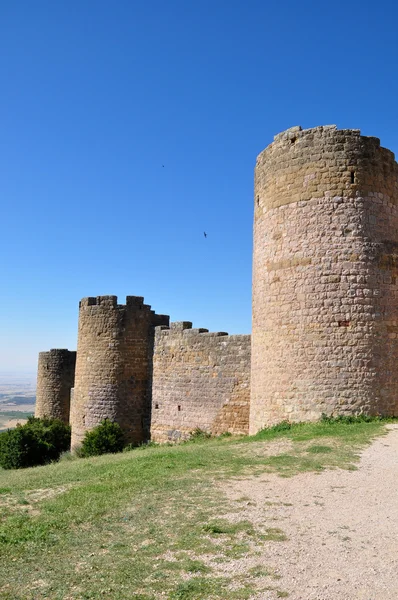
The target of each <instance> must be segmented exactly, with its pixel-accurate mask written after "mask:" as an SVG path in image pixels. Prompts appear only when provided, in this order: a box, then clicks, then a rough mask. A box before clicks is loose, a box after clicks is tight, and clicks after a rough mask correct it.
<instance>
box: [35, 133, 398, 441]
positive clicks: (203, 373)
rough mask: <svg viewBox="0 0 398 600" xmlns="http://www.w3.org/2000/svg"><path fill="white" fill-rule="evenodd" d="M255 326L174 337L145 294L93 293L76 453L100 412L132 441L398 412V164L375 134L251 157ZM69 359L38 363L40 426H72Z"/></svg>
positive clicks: (57, 353) (318, 138) (275, 147)
mask: <svg viewBox="0 0 398 600" xmlns="http://www.w3.org/2000/svg"><path fill="white" fill-rule="evenodd" d="M252 324H253V327H252V335H251V338H250V336H249V335H232V336H228V335H227V334H223V333H209V332H208V331H207V330H206V329H192V324H191V323H189V322H179V323H173V324H172V325H171V327H170V328H169V327H168V325H169V318H168V317H167V316H164V315H156V314H155V313H154V312H153V311H152V310H151V309H150V307H149V306H147V305H145V304H144V303H143V298H141V297H138V296H128V297H127V300H126V304H125V305H119V304H118V303H117V298H116V296H98V297H97V298H84V299H83V300H82V301H81V303H80V312H79V333H78V349H77V359H76V375H75V389H74V396H73V400H72V402H71V411H70V421H71V424H72V445H73V447H76V446H78V445H79V444H80V443H81V441H82V439H83V437H84V434H85V432H86V431H87V430H90V429H91V428H93V427H94V426H95V425H97V424H98V423H99V422H100V421H101V420H102V419H104V418H106V417H107V418H109V419H111V420H112V421H117V422H118V423H119V424H120V425H121V426H122V428H123V430H124V432H125V436H126V441H128V442H134V443H137V444H138V443H141V442H143V441H145V440H147V439H149V438H152V439H154V440H157V441H166V440H169V439H173V440H174V439H181V438H184V437H186V436H188V435H189V434H190V432H192V431H193V430H194V429H196V428H200V429H204V430H206V431H209V432H211V433H213V434H219V433H223V432H227V431H229V432H231V433H247V432H248V431H250V433H255V432H257V431H258V430H259V429H261V428H262V427H264V426H269V425H272V424H275V423H278V422H280V421H283V420H288V421H308V420H315V419H318V418H319V417H320V416H321V415H322V413H326V414H328V415H341V414H342V415H352V414H361V413H365V414H369V415H376V414H377V415H385V416H398V369H397V365H398V165H397V163H396V162H395V157H394V154H393V153H392V152H390V151H389V150H387V149H385V148H382V147H381V146H380V141H379V140H378V139H377V138H374V137H366V136H361V134H360V131H359V130H357V129H345V130H338V129H337V128H336V126H335V125H330V126H325V127H316V128H314V129H307V130H302V129H301V127H293V128H291V129H288V130H287V131H285V132H283V133H280V134H279V135H277V136H275V138H274V141H273V143H272V144H270V145H269V146H268V147H267V148H266V149H265V150H264V151H263V152H262V153H261V154H260V155H259V156H258V158H257V163H256V168H255V193H254V252H253V319H252ZM250 343H251V348H250ZM65 353H68V351H67V350H51V351H50V352H49V353H41V354H40V358H39V376H38V396H37V408H36V414H37V415H38V416H40V415H43V414H48V416H61V418H63V419H64V420H66V419H67V415H68V410H69V408H68V407H69V405H68V402H69V396H70V388H71V387H72V385H73V382H72V379H73V376H72V371H73V369H72V362H73V361H72V354H73V353H69V354H70V356H69V354H65ZM69 360H70V361H72V362H70V363H69V362H68V361H69ZM68 365H69V366H68ZM249 380H250V382H249ZM250 386H251V387H250Z"/></svg>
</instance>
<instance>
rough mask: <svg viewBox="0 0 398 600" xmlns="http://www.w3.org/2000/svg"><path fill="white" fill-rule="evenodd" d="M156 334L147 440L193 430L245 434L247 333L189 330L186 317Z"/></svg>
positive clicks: (184, 434)
mask: <svg viewBox="0 0 398 600" xmlns="http://www.w3.org/2000/svg"><path fill="white" fill-rule="evenodd" d="M155 332H156V333H155V346H154V357H153V382H152V416H151V439H153V440H155V441H167V440H178V439H184V438H186V437H188V436H189V434H190V433H191V432H192V431H193V430H194V429H196V428H200V429H203V430H205V431H208V432H211V433H213V434H220V433H225V432H230V433H236V434H244V433H247V432H248V428H249V402H250V335H228V334H227V333H225V332H223V331H219V332H209V331H208V329H203V328H197V329H194V328H192V323H191V322H189V321H179V322H176V323H171V324H170V327H169V328H166V327H157V328H156V330H155Z"/></svg>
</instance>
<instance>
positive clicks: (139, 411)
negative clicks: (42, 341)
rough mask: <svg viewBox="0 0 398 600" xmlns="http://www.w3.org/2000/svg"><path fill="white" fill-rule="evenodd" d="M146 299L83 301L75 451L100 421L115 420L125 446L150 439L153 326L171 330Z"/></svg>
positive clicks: (73, 417) (73, 411)
mask: <svg viewBox="0 0 398 600" xmlns="http://www.w3.org/2000/svg"><path fill="white" fill-rule="evenodd" d="M168 324H169V317H167V316H165V315H156V314H155V313H154V312H153V311H152V310H151V307H150V306H148V305H146V304H144V303H143V298H141V297H137V296H127V299H126V304H125V305H119V304H117V297H116V296H98V297H97V298H83V300H82V301H81V302H80V310H79V331H78V345H77V361H76V377H75V389H74V394H73V400H72V405H71V425H72V448H76V447H77V446H79V445H80V443H81V442H82V440H83V437H84V434H85V432H86V431H87V430H89V429H92V428H93V427H95V426H96V425H98V424H99V423H100V422H101V420H102V419H105V418H109V419H110V420H111V421H116V422H117V423H119V425H120V426H121V427H122V429H123V430H124V434H125V440H126V442H133V443H136V444H138V443H141V442H143V441H144V440H145V439H146V438H147V437H148V435H149V432H148V428H149V421H150V402H151V399H150V382H151V377H152V354H153V337H154V327H155V326H157V325H168Z"/></svg>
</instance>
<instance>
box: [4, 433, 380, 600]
mask: <svg viewBox="0 0 398 600" xmlns="http://www.w3.org/2000/svg"><path fill="white" fill-rule="evenodd" d="M383 432H384V424H383V422H381V421H371V422H369V423H368V422H361V421H357V422H353V423H345V422H321V423H316V424H306V425H295V426H292V427H287V426H286V427H284V426H282V427H281V428H280V429H279V430H277V431H276V430H275V429H270V430H267V431H263V432H260V433H259V434H258V435H256V436H253V437H243V438H234V437H223V438H221V439H210V440H206V439H203V440H201V439H196V440H195V443H187V444H180V445H177V446H172V447H171V446H157V447H156V446H155V447H149V448H145V447H143V448H138V449H136V450H134V451H132V452H128V453H121V454H116V455H106V456H101V457H95V458H88V459H81V460H65V461H61V462H59V463H56V464H51V465H47V466H44V467H36V468H34V469H24V470H19V471H0V510H1V520H0V555H1V561H0V598H2V599H9V600H11V599H12V600H22V599H23V600H33V599H34V600H41V599H43V598H49V599H51V600H66V599H68V600H88V599H94V598H102V597H104V598H107V599H110V600H127V599H128V600H131V599H132V598H133V599H134V598H135V600H158V599H160V598H162V599H165V600H191V599H192V600H200V599H201V598H203V599H209V600H211V599H213V598H214V599H220V600H222V599H229V598H231V599H232V600H234V599H235V600H245V599H246V598H249V597H250V596H253V595H255V594H256V593H259V592H260V591H261V586H260V587H258V586H259V585H260V583H261V577H255V576H254V575H253V573H252V574H251V573H250V572H249V571H248V573H247V574H246V576H244V577H243V578H242V574H241V573H240V575H239V577H238V576H237V575H235V574H234V570H233V569H231V575H230V576H228V577H226V576H225V575H223V574H220V572H219V571H218V570H217V565H218V564H222V563H224V564H225V563H228V562H229V561H234V560H235V559H236V558H239V557H243V556H246V555H249V556H250V555H255V553H256V552H258V551H259V550H261V548H262V547H263V546H265V545H267V544H275V543H293V541H292V540H286V536H285V534H284V532H283V531H282V530H280V529H276V528H274V529H270V528H269V527H267V524H266V523H264V527H263V528H260V527H257V526H256V527H255V526H254V525H253V524H252V523H250V522H249V521H247V520H236V521H235V520H234V521H233V522H232V521H231V520H230V519H229V518H227V515H230V514H231V513H232V512H233V511H234V510H235V511H239V510H243V509H244V505H243V504H242V503H239V502H237V503H235V504H234V506H233V507H231V503H230V502H228V501H227V498H226V497H225V496H224V495H223V494H222V492H221V491H220V488H219V486H218V485H217V484H218V483H219V482H220V481H222V480H233V478H237V477H239V478H245V477H247V476H249V475H258V474H261V473H265V472H276V473H279V474H280V475H281V476H285V477H290V476H294V475H295V474H297V473H300V472H303V471H314V472H320V471H322V470H323V469H327V468H336V467H339V468H344V469H353V468H355V464H356V461H357V459H358V453H359V450H360V449H361V448H363V447H364V446H365V445H367V444H369V443H370V442H371V440H372V439H373V438H374V437H375V436H376V435H381V434H382V433H383ZM275 439H286V440H288V441H289V443H290V444H291V449H290V450H289V451H288V452H285V453H283V454H281V455H276V456H261V455H259V454H258V452H257V451H256V452H254V451H253V450H254V449H256V448H258V447H259V446H260V447H263V445H265V446H266V445H267V444H268V442H270V441H272V440H275ZM314 447H318V450H316V451H315V450H311V448H314ZM326 447H327V448H328V450H327V451H325V448H326ZM319 448H323V451H320V450H319ZM293 501H294V500H293ZM258 582H260V583H258ZM278 593H280V594H285V592H281V591H280V590H277V589H275V590H274V594H275V597H284V596H281V595H279V596H278Z"/></svg>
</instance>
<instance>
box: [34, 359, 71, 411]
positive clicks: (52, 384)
mask: <svg viewBox="0 0 398 600" xmlns="http://www.w3.org/2000/svg"><path fill="white" fill-rule="evenodd" d="M75 365H76V352H73V351H70V350H64V349H56V350H55V349H53V350H50V351H49V352H40V353H39V364H38V369H37V390H36V407H35V416H36V417H45V416H47V417H52V418H55V419H61V421H63V422H64V423H69V411H70V394H71V388H72V387H73V382H74V379H75Z"/></svg>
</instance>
